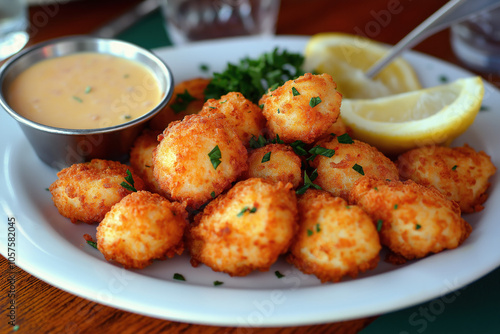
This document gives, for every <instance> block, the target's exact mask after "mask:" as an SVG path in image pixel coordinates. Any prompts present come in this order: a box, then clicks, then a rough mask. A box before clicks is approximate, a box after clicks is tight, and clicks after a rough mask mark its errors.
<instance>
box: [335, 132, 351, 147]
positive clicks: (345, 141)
mask: <svg viewBox="0 0 500 334" xmlns="http://www.w3.org/2000/svg"><path fill="white" fill-rule="evenodd" d="M337 140H338V141H339V143H341V144H353V143H354V140H352V138H351V136H349V134H348V133H344V134H342V135H340V136H338V137H337Z"/></svg>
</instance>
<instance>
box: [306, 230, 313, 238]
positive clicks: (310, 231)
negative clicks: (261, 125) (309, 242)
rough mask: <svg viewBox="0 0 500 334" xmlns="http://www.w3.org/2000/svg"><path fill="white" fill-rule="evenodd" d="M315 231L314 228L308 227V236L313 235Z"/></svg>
mask: <svg viewBox="0 0 500 334" xmlns="http://www.w3.org/2000/svg"><path fill="white" fill-rule="evenodd" d="M313 233H314V232H313V231H312V230H310V229H307V236H308V237H310V236H311V235H313Z"/></svg>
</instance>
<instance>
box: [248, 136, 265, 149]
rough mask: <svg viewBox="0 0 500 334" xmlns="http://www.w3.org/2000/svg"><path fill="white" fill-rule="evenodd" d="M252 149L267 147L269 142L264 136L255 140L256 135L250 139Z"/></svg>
mask: <svg viewBox="0 0 500 334" xmlns="http://www.w3.org/2000/svg"><path fill="white" fill-rule="evenodd" d="M249 144H250V147H251V148H261V147H264V146H266V145H267V140H266V138H264V136H262V135H260V136H259V138H257V139H256V138H255V136H254V135H252V138H250V141H249Z"/></svg>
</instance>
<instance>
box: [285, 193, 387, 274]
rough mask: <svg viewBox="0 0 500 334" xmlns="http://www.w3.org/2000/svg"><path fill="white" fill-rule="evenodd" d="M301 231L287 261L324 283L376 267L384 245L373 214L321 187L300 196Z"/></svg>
mask: <svg viewBox="0 0 500 334" xmlns="http://www.w3.org/2000/svg"><path fill="white" fill-rule="evenodd" d="M298 209H299V226H300V227H299V231H298V232H297V234H296V235H295V238H294V240H293V243H292V246H291V247H290V253H289V255H288V256H287V261H288V262H290V263H292V264H293V265H295V266H296V267H297V268H299V269H300V270H301V271H302V272H304V273H306V274H314V275H315V276H316V277H318V278H319V279H320V280H321V282H322V283H325V282H338V281H340V280H341V279H342V277H344V276H347V275H348V276H351V277H356V276H357V275H358V274H359V273H361V272H364V271H366V270H370V269H374V268H375V267H376V266H377V264H378V261H379V253H380V249H381V245H380V241H379V237H378V234H377V230H376V228H375V226H374V225H373V223H372V220H371V218H370V217H369V216H368V215H367V214H366V213H365V212H364V211H363V210H362V209H360V208H359V207H357V206H355V205H351V206H348V205H347V202H346V201H345V200H344V199H342V198H340V197H334V196H333V195H331V194H330V193H328V192H326V191H321V190H314V189H309V190H307V191H306V193H305V194H304V195H302V196H300V197H299V199H298Z"/></svg>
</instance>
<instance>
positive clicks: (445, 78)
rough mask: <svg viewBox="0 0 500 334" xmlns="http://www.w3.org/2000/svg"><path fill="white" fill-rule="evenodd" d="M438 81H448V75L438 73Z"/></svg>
mask: <svg viewBox="0 0 500 334" xmlns="http://www.w3.org/2000/svg"><path fill="white" fill-rule="evenodd" d="M439 81H441V82H442V83H446V82H448V81H450V80H449V79H448V77H447V76H446V75H440V76H439Z"/></svg>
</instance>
